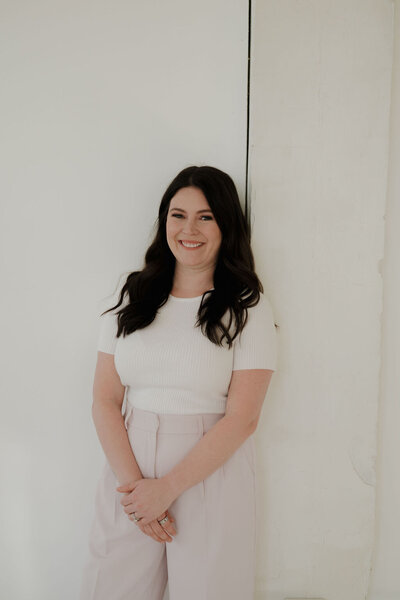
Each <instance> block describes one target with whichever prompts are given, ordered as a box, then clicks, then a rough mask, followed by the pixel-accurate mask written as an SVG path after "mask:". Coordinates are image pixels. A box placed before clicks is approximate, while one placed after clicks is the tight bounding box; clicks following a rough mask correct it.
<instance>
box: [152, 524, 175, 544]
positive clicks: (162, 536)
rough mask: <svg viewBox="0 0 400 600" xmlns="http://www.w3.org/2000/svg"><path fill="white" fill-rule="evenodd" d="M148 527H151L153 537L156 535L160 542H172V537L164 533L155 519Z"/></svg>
mask: <svg viewBox="0 0 400 600" xmlns="http://www.w3.org/2000/svg"><path fill="white" fill-rule="evenodd" d="M149 525H151V528H152V530H153V532H154V535H156V536H157V537H158V538H159V540H160V541H161V542H172V537H170V536H169V535H168V534H167V533H166V531H164V529H163V528H162V527H161V525H160V523H159V522H158V521H157V519H154V521H151V523H149Z"/></svg>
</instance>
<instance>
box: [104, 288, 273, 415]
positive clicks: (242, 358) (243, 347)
mask: <svg viewBox="0 0 400 600" xmlns="http://www.w3.org/2000/svg"><path fill="white" fill-rule="evenodd" d="M118 296H119V293H118ZM126 299H127V295H126V296H125V298H124V301H123V304H122V305H125V303H126V301H127V300H126ZM200 301H201V296H197V297H196V298H178V297H176V296H171V295H170V296H169V298H168V300H167V302H166V303H165V304H164V305H163V306H162V307H161V308H159V309H158V313H157V315H156V317H155V319H154V321H153V322H152V323H151V324H150V325H148V326H147V327H145V328H144V329H139V330H136V331H134V332H133V333H131V334H129V335H127V336H125V337H123V335H120V337H119V338H117V337H116V332H117V315H115V313H114V311H112V312H109V313H106V314H105V315H102V316H100V328H99V336H98V344H97V349H98V350H100V351H101V352H107V353H109V354H114V363H115V368H116V370H117V372H118V374H119V377H120V379H121V383H122V385H124V386H126V387H127V390H126V394H127V397H126V399H127V402H128V403H130V404H131V405H132V406H134V407H137V408H141V409H143V410H148V411H152V412H156V413H175V414H200V413H225V404H226V399H227V395H228V388H229V384H230V380H231V376H232V371H235V370H239V369H271V370H273V371H275V370H276V362H277V340H276V331H275V325H274V318H273V313H272V308H271V305H270V303H269V300H268V299H267V297H266V296H264V294H260V301H259V303H258V304H257V305H256V306H253V307H251V308H248V309H247V311H248V319H247V323H246V325H245V327H244V329H243V330H242V332H241V333H240V334H239V336H237V337H236V338H235V339H234V341H233V345H232V347H231V348H230V349H229V348H228V346H227V344H226V340H225V339H224V346H223V347H221V346H217V345H216V344H214V343H213V342H211V341H210V340H209V339H208V338H207V337H206V336H205V335H203V333H202V332H201V329H200V327H195V322H196V315H197V310H198V308H199V306H200ZM116 302H117V300H115V302H113V303H109V304H108V306H107V307H106V308H108V307H109V306H113V305H114V304H116ZM120 308H121V306H119V307H118V308H117V309H115V310H116V311H118V310H120ZM104 310H105V309H104ZM227 315H228V313H226V315H225V317H227ZM226 324H227V322H226Z"/></svg>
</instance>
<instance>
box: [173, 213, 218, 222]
mask: <svg viewBox="0 0 400 600" xmlns="http://www.w3.org/2000/svg"><path fill="white" fill-rule="evenodd" d="M171 217H183V215H181V214H180V213H174V214H172V215H171ZM201 218H202V219H206V220H207V221H212V217H211V216H210V215H202V217H201Z"/></svg>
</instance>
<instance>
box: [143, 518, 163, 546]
mask: <svg viewBox="0 0 400 600" xmlns="http://www.w3.org/2000/svg"><path fill="white" fill-rule="evenodd" d="M138 527H139V528H140V529H141V530H142V531H143V533H145V534H146V535H148V536H149V537H152V538H153V539H154V540H155V541H156V542H162V541H163V540H160V539H159V537H158V536H157V535H155V533H154V531H153V528H152V527H151V523H148V524H147V525H138Z"/></svg>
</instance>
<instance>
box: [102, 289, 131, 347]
mask: <svg viewBox="0 0 400 600" xmlns="http://www.w3.org/2000/svg"><path fill="white" fill-rule="evenodd" d="M124 283H125V282H124V281H123V282H122V283H121V282H120V283H119V285H118V288H117V291H116V292H115V293H114V294H113V295H112V297H111V298H110V299H109V300H108V301H107V305H105V306H104V307H103V308H102V310H101V311H100V312H103V311H104V310H107V309H108V308H110V307H111V306H115V304H117V302H118V299H119V295H120V293H121V288H122V286H123V285H124ZM126 299H127V295H126V294H125V297H124V300H123V301H122V304H120V306H118V307H117V308H115V309H114V310H112V311H110V312H107V313H105V314H104V315H100V317H99V329H98V338H97V350H100V352H106V353H107V354H115V348H116V345H117V341H118V338H117V331H118V315H117V314H116V313H117V312H118V311H119V310H121V308H122V307H123V306H125V305H126V303H127V302H126ZM103 304H105V303H104V302H103Z"/></svg>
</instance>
